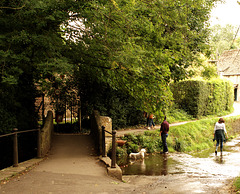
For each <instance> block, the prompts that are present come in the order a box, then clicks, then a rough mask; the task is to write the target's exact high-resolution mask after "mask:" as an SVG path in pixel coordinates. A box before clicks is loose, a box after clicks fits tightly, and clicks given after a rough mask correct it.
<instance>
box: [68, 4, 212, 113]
mask: <svg viewBox="0 0 240 194" xmlns="http://www.w3.org/2000/svg"><path fill="white" fill-rule="evenodd" d="M214 2H215V1H214V0H195V1H191V0H181V1H175V0H161V1H160V0H150V1H145V0H109V1H87V2H82V7H83V9H81V10H80V11H78V10H75V12H74V13H73V14H72V17H71V24H73V22H74V21H75V22H76V24H75V25H74V24H73V25H71V26H68V27H66V29H65V30H66V32H67V34H68V37H69V38H70V39H72V40H74V41H75V43H76V44H75V46H74V48H73V50H71V51H72V52H76V53H78V54H75V55H74V56H72V61H73V62H74V63H76V64H78V66H79V67H82V66H84V67H85V69H88V71H89V72H91V74H92V76H96V77H97V78H98V79H100V80H103V81H105V82H107V83H109V84H110V85H111V87H113V88H117V89H121V90H122V91H125V92H126V93H128V94H130V95H131V96H133V97H134V98H135V102H136V105H137V106H138V107H139V108H141V109H145V110H148V111H153V112H156V111H157V110H160V109H161V110H162V109H163V108H164V106H166V105H167V104H168V103H169V100H170V99H171V92H170V91H169V87H168V84H169V82H170V81H171V80H174V81H178V80H180V79H184V78H185V77H186V75H187V70H186V68H187V67H189V66H190V65H191V64H192V63H194V62H196V61H197V59H198V56H199V53H208V48H209V47H208V44H207V43H208V34H209V31H208V29H207V25H208V24H207V21H208V19H209V16H210V11H211V8H212V6H213V3H214ZM73 28H74V31H73ZM79 76H81V72H79Z"/></svg>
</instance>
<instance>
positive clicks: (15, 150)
mask: <svg viewBox="0 0 240 194" xmlns="http://www.w3.org/2000/svg"><path fill="white" fill-rule="evenodd" d="M13 131H14V132H13V133H8V134H4V135H0V138H1V137H6V136H11V135H12V136H13V167H17V166H18V134H20V133H27V132H33V131H38V143H37V157H38V158H41V149H40V147H41V129H40V128H39V129H31V130H25V131H18V129H17V128H14V129H13Z"/></svg>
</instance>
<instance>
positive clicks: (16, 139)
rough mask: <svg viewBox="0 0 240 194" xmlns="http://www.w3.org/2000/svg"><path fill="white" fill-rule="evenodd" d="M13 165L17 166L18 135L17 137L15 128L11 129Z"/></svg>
mask: <svg viewBox="0 0 240 194" xmlns="http://www.w3.org/2000/svg"><path fill="white" fill-rule="evenodd" d="M13 131H14V135H13V167H17V166H18V137H17V131H18V129H17V128H14V129H13Z"/></svg>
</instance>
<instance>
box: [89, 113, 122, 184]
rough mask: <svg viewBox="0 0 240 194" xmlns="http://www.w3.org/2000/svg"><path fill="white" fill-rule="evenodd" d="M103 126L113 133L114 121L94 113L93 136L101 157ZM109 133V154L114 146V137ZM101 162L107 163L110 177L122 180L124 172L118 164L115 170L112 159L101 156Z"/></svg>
mask: <svg viewBox="0 0 240 194" xmlns="http://www.w3.org/2000/svg"><path fill="white" fill-rule="evenodd" d="M102 126H104V127H105V130H106V131H108V132H109V133H112V119H111V118H110V117H105V116H100V114H99V112H98V111H94V112H93V114H92V117H91V134H92V136H93V138H94V141H95V146H96V149H97V150H98V153H99V155H102ZM108 132H105V144H106V152H108V150H109V149H110V147H111V145H112V135H111V134H109V133H108ZM100 160H101V161H102V162H103V163H105V165H106V167H107V172H108V175H110V176H111V177H114V178H117V179H119V180H122V170H121V168H120V167H119V166H118V165H117V164H116V167H115V168H112V167H111V159H110V158H109V157H102V156H100Z"/></svg>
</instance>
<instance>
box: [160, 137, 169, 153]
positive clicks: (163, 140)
mask: <svg viewBox="0 0 240 194" xmlns="http://www.w3.org/2000/svg"><path fill="white" fill-rule="evenodd" d="M167 136H168V134H166V133H162V134H161V137H162V143H163V152H168V146H167Z"/></svg>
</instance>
